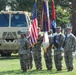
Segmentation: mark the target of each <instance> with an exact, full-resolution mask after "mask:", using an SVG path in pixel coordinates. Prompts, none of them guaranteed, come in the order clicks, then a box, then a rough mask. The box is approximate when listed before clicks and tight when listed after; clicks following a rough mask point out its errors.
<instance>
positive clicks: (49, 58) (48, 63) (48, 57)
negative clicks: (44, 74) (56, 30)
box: [44, 29, 53, 70]
mask: <svg viewBox="0 0 76 75" xmlns="http://www.w3.org/2000/svg"><path fill="white" fill-rule="evenodd" d="M48 37H49V43H50V45H49V47H48V48H47V50H46V52H45V53H44V58H45V63H46V67H47V70H51V69H52V45H53V36H52V30H51V29H50V30H49V32H48Z"/></svg>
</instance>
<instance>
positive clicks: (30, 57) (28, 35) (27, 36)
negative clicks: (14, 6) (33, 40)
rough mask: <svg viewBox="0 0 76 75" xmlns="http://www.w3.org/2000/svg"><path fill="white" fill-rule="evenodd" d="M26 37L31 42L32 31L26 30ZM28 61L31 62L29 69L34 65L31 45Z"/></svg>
mask: <svg viewBox="0 0 76 75" xmlns="http://www.w3.org/2000/svg"><path fill="white" fill-rule="evenodd" d="M26 38H27V40H28V41H29V42H30V32H29V31H27V32H26ZM28 63H29V64H28V69H32V66H33V64H32V47H30V55H29V62H28Z"/></svg>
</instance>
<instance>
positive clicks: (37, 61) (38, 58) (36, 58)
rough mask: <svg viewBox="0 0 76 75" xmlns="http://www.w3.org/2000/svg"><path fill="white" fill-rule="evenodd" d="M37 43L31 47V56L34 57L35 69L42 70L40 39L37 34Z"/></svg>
mask: <svg viewBox="0 0 76 75" xmlns="http://www.w3.org/2000/svg"><path fill="white" fill-rule="evenodd" d="M37 42H38V43H37V44H36V45H34V47H33V49H32V50H33V56H34V62H35V66H36V69H42V63H41V58H42V57H41V43H42V37H41V35H40V34H39V35H38V41H37Z"/></svg>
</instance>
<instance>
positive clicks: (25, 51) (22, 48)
mask: <svg viewBox="0 0 76 75" xmlns="http://www.w3.org/2000/svg"><path fill="white" fill-rule="evenodd" d="M29 46H30V43H29V41H28V40H27V39H26V38H25V35H24V34H23V33H21V39H20V40H19V58H20V65H21V69H22V70H23V72H26V71H27V69H28V68H27V67H28V61H29V52H30V48H29Z"/></svg>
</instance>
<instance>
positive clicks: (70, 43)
mask: <svg viewBox="0 0 76 75" xmlns="http://www.w3.org/2000/svg"><path fill="white" fill-rule="evenodd" d="M75 42H76V38H75V36H74V35H73V34H72V33H70V35H69V37H67V34H66V35H65V40H64V57H65V63H66V67H67V69H68V71H72V70H73V55H72V53H73V51H74V50H75V49H74V47H75Z"/></svg>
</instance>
